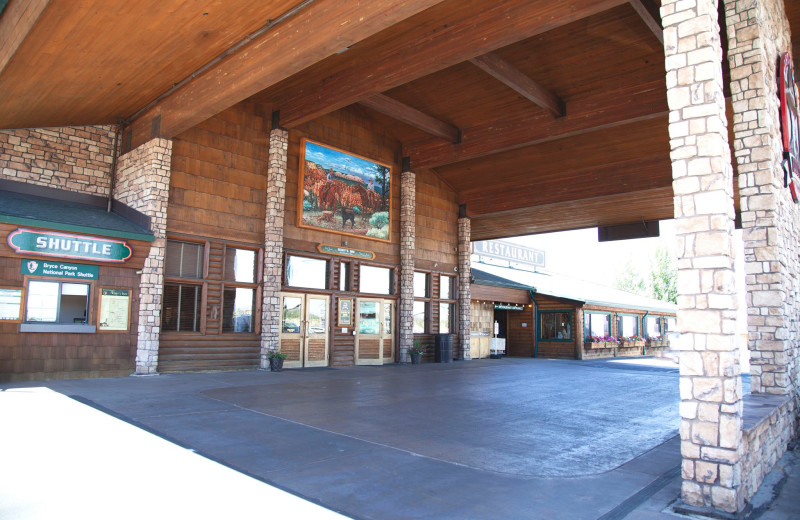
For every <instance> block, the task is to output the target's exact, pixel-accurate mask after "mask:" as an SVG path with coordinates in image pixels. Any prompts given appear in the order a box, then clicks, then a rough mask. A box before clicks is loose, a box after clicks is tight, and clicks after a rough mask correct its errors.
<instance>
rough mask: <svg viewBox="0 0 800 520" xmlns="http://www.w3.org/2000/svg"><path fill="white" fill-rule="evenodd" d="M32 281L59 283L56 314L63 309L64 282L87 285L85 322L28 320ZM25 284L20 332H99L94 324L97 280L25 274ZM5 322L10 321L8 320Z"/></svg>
mask: <svg viewBox="0 0 800 520" xmlns="http://www.w3.org/2000/svg"><path fill="white" fill-rule="evenodd" d="M31 282H49V283H57V284H58V298H59V302H58V304H57V310H56V316H57V318H56V319H58V317H59V316H60V311H61V301H60V300H61V297H62V296H63V295H62V293H61V285H62V284H63V283H71V284H77V285H87V286H88V288H87V292H86V319H85V320H84V321H83V323H74V322H73V323H59V322H58V321H29V320H28V299H29V298H30V283H31ZM22 285H23V291H22V295H23V299H22V309H21V310H20V314H21V316H20V320H19V321H18V322H16V323H19V331H20V332H45V333H84V334H93V333H95V332H97V326H96V325H94V324H93V323H94V320H95V316H94V314H95V313H94V312H93V307H94V306H95V300H96V296H97V294H96V290H97V280H72V279H66V278H48V277H41V276H27V275H26V276H23V280H22ZM5 323H8V322H7V321H6V322H5Z"/></svg>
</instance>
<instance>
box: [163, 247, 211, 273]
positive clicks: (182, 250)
mask: <svg viewBox="0 0 800 520" xmlns="http://www.w3.org/2000/svg"><path fill="white" fill-rule="evenodd" d="M204 265H205V246H204V245H203V244H199V243H195V242H179V241H177V240H167V256H166V264H165V267H164V274H165V276H170V277H178V278H203V266H204Z"/></svg>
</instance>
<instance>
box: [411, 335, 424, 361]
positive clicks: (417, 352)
mask: <svg viewBox="0 0 800 520" xmlns="http://www.w3.org/2000/svg"><path fill="white" fill-rule="evenodd" d="M426 350H427V348H425V347H424V346H422V341H420V340H418V339H415V340H414V344H413V345H411V346H410V347H408V355H409V356H411V364H412V365H418V364H419V360H420V358H421V357H422V354H424V353H425V351H426Z"/></svg>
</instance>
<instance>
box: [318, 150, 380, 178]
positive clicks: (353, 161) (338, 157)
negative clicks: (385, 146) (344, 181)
mask: <svg viewBox="0 0 800 520" xmlns="http://www.w3.org/2000/svg"><path fill="white" fill-rule="evenodd" d="M306 159H309V160H311V161H314V162H315V163H317V164H319V165H322V166H323V167H326V168H331V167H333V169H334V170H336V171H338V172H341V173H349V174H351V175H356V176H358V177H361V178H362V179H364V180H367V179H369V178H372V177H374V176H375V174H376V171H375V163H374V162H372V161H367V160H366V159H361V158H360V157H356V156H354V155H350V154H346V153H342V152H340V151H338V150H333V149H331V148H328V147H325V146H321V145H318V144H316V143H314V142H311V141H306Z"/></svg>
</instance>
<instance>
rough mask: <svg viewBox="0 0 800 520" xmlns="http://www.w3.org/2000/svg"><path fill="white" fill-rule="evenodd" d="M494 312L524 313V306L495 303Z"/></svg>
mask: <svg viewBox="0 0 800 520" xmlns="http://www.w3.org/2000/svg"><path fill="white" fill-rule="evenodd" d="M494 310H496V311H524V310H525V306H524V305H517V304H516V303H495V304H494Z"/></svg>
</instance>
